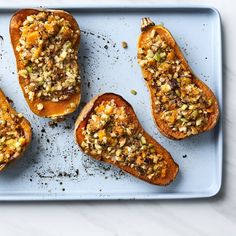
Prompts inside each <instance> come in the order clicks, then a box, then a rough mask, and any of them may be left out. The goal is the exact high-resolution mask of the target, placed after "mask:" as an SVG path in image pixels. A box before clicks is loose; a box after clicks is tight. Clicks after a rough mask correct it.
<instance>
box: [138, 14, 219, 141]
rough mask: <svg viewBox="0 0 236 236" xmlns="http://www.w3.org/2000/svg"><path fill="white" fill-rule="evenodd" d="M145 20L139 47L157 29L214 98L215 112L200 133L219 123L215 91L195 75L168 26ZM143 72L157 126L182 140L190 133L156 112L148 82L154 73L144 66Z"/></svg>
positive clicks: (194, 77) (202, 86)
mask: <svg viewBox="0 0 236 236" xmlns="http://www.w3.org/2000/svg"><path fill="white" fill-rule="evenodd" d="M145 19H148V18H145ZM149 21H150V19H148V20H146V21H145V22H149ZM145 22H144V20H143V21H142V23H143V25H142V33H141V35H140V37H139V40H138V48H142V45H143V44H144V43H145V41H146V40H147V38H148V35H149V34H150V32H151V31H152V30H155V31H156V32H157V33H158V34H159V35H160V36H161V37H163V38H164V39H165V41H166V42H167V43H168V44H169V45H170V46H171V47H172V48H174V51H175V53H176V56H177V58H178V59H179V60H180V61H182V63H183V65H184V67H185V68H186V69H187V70H189V71H191V74H192V75H193V82H194V83H195V84H196V85H197V87H198V88H200V89H201V90H202V91H203V93H204V95H205V96H206V98H207V99H211V100H212V109H213V112H212V113H211V115H210V116H209V119H208V122H207V124H206V125H204V126H203V128H202V129H201V130H200V132H199V133H201V132H204V131H209V130H211V129H212V128H214V127H215V125H216V124H217V121H218V119H219V115H220V111H219V105H218V102H217V99H216V97H215V95H214V93H213V92H212V91H211V89H210V88H209V87H208V86H207V85H206V84H205V83H204V82H203V81H201V80H200V79H199V78H197V76H196V75H194V73H193V72H192V70H191V68H190V66H189V65H188V63H187V61H186V59H185V58H184V56H183V54H182V52H181V50H180V48H179V46H178V45H177V43H176V41H175V39H174V38H173V36H172V35H171V33H170V32H169V31H168V30H167V29H166V28H164V27H163V26H162V25H153V24H149V25H144V23H145ZM150 22H152V21H150ZM152 23H153V22H152ZM142 73H143V76H144V78H145V81H146V85H147V87H148V89H149V92H150V97H151V104H152V105H151V107H152V115H153V118H154V121H155V123H156V125H157V127H158V128H159V130H160V132H161V133H162V134H163V135H165V136H166V137H168V138H171V139H176V140H180V139H184V138H187V137H189V136H190V135H187V134H186V133H183V132H179V131H173V130H172V129H171V128H170V127H169V126H168V124H167V123H165V122H164V121H163V120H162V119H161V116H160V113H157V112H155V102H154V98H155V94H154V91H153V89H152V88H151V86H150V84H149V82H148V81H149V80H151V78H152V74H151V73H150V72H149V71H148V70H145V69H144V68H143V67H142ZM191 135H193V134H191Z"/></svg>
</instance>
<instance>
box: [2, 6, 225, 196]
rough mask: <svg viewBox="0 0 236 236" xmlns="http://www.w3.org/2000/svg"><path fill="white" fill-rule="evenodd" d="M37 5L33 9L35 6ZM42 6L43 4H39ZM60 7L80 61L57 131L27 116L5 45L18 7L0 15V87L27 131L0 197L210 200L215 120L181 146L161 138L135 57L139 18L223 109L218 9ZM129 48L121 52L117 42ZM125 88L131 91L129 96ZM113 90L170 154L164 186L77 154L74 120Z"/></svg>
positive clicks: (218, 164) (218, 133) (217, 180)
mask: <svg viewBox="0 0 236 236" xmlns="http://www.w3.org/2000/svg"><path fill="white" fill-rule="evenodd" d="M34 7H39V5H34ZM44 7H47V6H44ZM50 7H51V8H58V9H65V10H67V11H69V12H70V13H71V14H72V15H73V16H74V17H75V18H76V20H77V21H78V23H79V25H80V28H81V46H80V52H79V62H80V64H81V70H82V102H81V105H80V107H79V108H78V110H77V112H76V113H74V114H72V115H71V116H69V117H68V119H67V120H66V121H65V122H62V123H60V124H58V126H57V127H54V128H52V127H50V126H49V125H48V121H49V120H47V119H43V118H39V117H37V116H35V115H33V114H32V112H31V111H30V110H29V108H28V106H27V105H26V103H25V100H24V98H23V95H22V92H21V90H20V88H19V85H18V81H17V74H16V66H15V59H14V56H13V51H12V48H11V45H10V37H9V32H8V27H9V21H10V18H11V16H12V14H13V13H14V12H15V11H16V10H17V9H13V8H11V7H7V6H5V7H4V8H2V9H1V10H0V23H1V27H0V35H1V36H2V37H3V40H2V39H0V86H1V88H2V89H3V90H4V92H5V93H6V95H7V96H9V97H10V98H11V99H12V100H13V101H14V107H15V108H16V109H17V110H18V111H19V112H22V113H23V114H24V115H25V116H26V117H27V118H28V120H29V121H30V122H31V124H32V126H33V140H32V143H31V145H30V147H29V149H28V150H27V151H26V153H25V155H24V157H22V158H21V159H20V160H18V161H16V162H14V163H12V164H11V165H10V166H9V168H8V169H7V170H6V171H4V172H2V173H0V200H82V199H83V200H85V199H86V200H87V199H173V198H199V197H210V196H213V195H215V194H216V193H217V192H218V191H219V189H220V186H221V178H222V158H223V157H222V122H221V120H220V122H219V123H218V125H217V127H216V128H215V129H214V130H212V131H210V132H207V133H203V134H200V135H198V136H195V137H191V138H188V139H187V140H183V141H172V140H169V139H167V138H165V137H164V136H162V135H161V134H160V132H159V131H158V130H157V128H156V126H155V124H154V122H153V120H152V116H151V110H150V100H149V93H148V90H147V88H146V86H145V82H144V80H143V78H142V75H141V70H140V68H139V65H138V64H137V60H136V51H137V48H136V45H137V39H138V36H139V34H140V20H141V18H142V17H147V16H148V17H150V18H151V19H152V20H154V22H156V23H163V24H164V25H165V26H166V27H167V28H168V29H169V30H170V31H171V32H172V34H173V36H174V37H175V39H176V41H177V42H178V44H179V45H180V48H181V49H182V51H183V53H184V55H185V57H186V58H187V60H188V62H189V64H190V66H191V67H192V69H193V71H194V72H195V73H196V74H197V75H198V76H199V77H200V78H201V79H202V80H203V81H204V82H205V83H206V84H208V85H209V87H210V88H211V89H212V90H213V91H214V92H215V94H216V96H217V98H218V101H219V104H220V107H221V110H222V55H221V23H220V16H219V13H218V11H217V10H215V9H214V8H210V7H206V6H181V7H179V6H165V5H153V4H151V5H146V6H144V5H140V6H137V5H136V6H134V5H128V6H127V5H126V6H123V7H122V6H108V5H100V6H99V7H98V6H95V5H90V6H86V5H76V4H75V5H73V6H71V5H70V7H68V6H65V5H63V6H57V7H55V6H50ZM122 41H126V42H127V43H128V48H127V49H123V48H122V46H121V42H122ZM131 89H135V90H136V91H137V95H136V96H134V95H133V94H131V93H130V90H131ZM103 92H115V93H118V94H120V95H122V96H123V97H124V98H125V99H127V100H128V101H129V102H130V103H131V104H132V106H133V107H134V110H135V111H136V113H137V115H138V118H139V119H140V121H141V124H142V125H143V127H144V128H145V129H146V130H147V131H148V132H149V133H150V134H151V135H152V136H153V137H154V138H155V139H156V140H157V141H158V142H159V143H160V144H161V145H163V146H164V147H165V148H166V149H167V150H168V151H169V152H170V153H171V154H172V156H173V158H174V159H175V161H176V162H177V163H178V164H179V167H180V172H179V174H178V176H177V178H176V180H175V181H174V182H173V183H172V184H170V185H169V186H166V187H160V186H154V185H151V184H148V183H145V182H143V181H141V180H138V179H136V178H133V177H132V176H130V175H128V174H126V173H124V172H123V171H120V170H118V169H116V168H113V167H111V166H110V165H107V164H103V163H100V162H98V161H95V160H92V159H90V158H89V157H87V156H86V155H84V154H83V153H81V152H80V151H79V150H78V147H77V145H76V144H75V142H74V138H73V128H74V122H75V119H76V117H77V115H78V114H79V112H80V111H81V109H82V107H83V106H84V104H85V103H86V102H88V101H89V100H90V99H91V98H92V97H93V96H94V95H96V94H98V93H103Z"/></svg>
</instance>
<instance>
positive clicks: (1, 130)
mask: <svg viewBox="0 0 236 236" xmlns="http://www.w3.org/2000/svg"><path fill="white" fill-rule="evenodd" d="M22 117H23V116H22V114H20V113H19V114H10V112H9V109H8V107H7V106H6V105H4V104H3V105H2V106H1V108H0V165H1V164H4V163H8V162H9V161H10V160H11V159H12V158H14V157H16V156H18V155H19V153H20V152H21V151H22V149H23V148H24V146H25V144H26V137H25V135H24V131H23V129H22V127H21V126H20V125H19V124H20V122H21V119H22Z"/></svg>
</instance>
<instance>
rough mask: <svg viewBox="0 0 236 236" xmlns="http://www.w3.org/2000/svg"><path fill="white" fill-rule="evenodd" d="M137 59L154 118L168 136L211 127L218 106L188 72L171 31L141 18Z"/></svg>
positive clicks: (189, 133) (195, 77)
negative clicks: (147, 90)
mask: <svg viewBox="0 0 236 236" xmlns="http://www.w3.org/2000/svg"><path fill="white" fill-rule="evenodd" d="M141 30H142V33H141V35H140V37H139V40H138V63H139V65H140V66H141V69H142V73H143V76H144V79H145V81H146V84H147V86H148V88H149V91H150V95H151V103H152V105H151V107H152V113H153V117H154V120H155V122H156V125H157V127H158V128H159V130H160V132H161V133H162V134H164V135H165V136H167V137H168V138H171V139H184V138H187V137H189V136H191V135H196V134H199V133H201V132H204V131H208V130H210V129H212V128H214V127H215V125H216V123H217V121H218V118H219V106H218V102H217V99H216V97H215V95H214V93H213V92H212V91H211V89H210V88H209V87H208V86H207V85H206V84H205V83H204V82H203V81H201V80H200V79H198V78H197V76H196V75H194V73H193V72H192V70H191V68H190V66H189V65H188V63H187V61H186V59H185V58H184V56H183V53H182V52H181V50H180V48H179V47H178V45H177V43H176V41H175V39H174V38H173V36H172V35H171V33H170V32H169V31H168V30H167V29H166V28H165V27H163V26H162V25H155V24H154V23H153V22H152V21H151V20H150V19H149V18H143V19H142V26H141Z"/></svg>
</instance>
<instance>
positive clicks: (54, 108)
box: [9, 9, 81, 118]
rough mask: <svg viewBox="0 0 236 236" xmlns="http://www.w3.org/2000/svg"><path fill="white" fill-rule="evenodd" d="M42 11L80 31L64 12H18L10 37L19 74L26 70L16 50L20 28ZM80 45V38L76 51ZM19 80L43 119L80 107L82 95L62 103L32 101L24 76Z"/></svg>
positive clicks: (76, 95)
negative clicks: (62, 19) (53, 15)
mask: <svg viewBox="0 0 236 236" xmlns="http://www.w3.org/2000/svg"><path fill="white" fill-rule="evenodd" d="M40 11H49V12H53V13H54V14H55V15H58V16H59V17H62V18H64V19H66V20H68V21H69V22H70V24H71V26H72V28H73V29H74V30H80V29H79V26H78V24H77V22H76V20H75V19H74V17H73V16H72V15H70V14H69V13H67V12H65V11H62V10H37V9H23V10H20V11H18V12H16V13H15V14H14V15H13V16H12V18H11V21H10V29H9V30H10V37H11V43H12V46H13V50H14V54H15V58H16V64H17V71H18V72H19V71H20V70H21V69H24V65H23V63H21V62H20V60H19V53H18V52H17V50H16V46H17V44H18V42H19V39H20V36H21V35H20V31H19V29H20V27H21V25H22V23H23V22H24V21H25V19H26V18H27V16H29V15H33V14H37V13H39V12H40ZM79 44H80V38H78V40H77V41H76V43H75V44H74V49H75V50H77V51H78V49H79ZM18 80H19V83H20V86H21V89H22V91H23V93H24V97H25V99H26V101H27V103H28V105H29V107H30V109H31V110H32V112H34V113H35V114H36V115H38V116H41V117H49V118H56V117H60V116H64V115H67V114H70V113H72V112H74V111H75V109H76V108H77V107H78V105H79V103H80V99H81V93H80V92H79V93H75V94H72V95H71V96H70V97H69V98H68V99H66V100H63V101H60V102H51V101H47V100H42V99H39V98H37V99H35V100H34V101H30V100H29V98H28V96H27V94H26V93H25V91H24V86H25V83H24V82H25V79H24V78H23V77H22V76H18ZM39 103H41V104H43V107H44V109H42V110H38V109H37V104H39ZM71 103H74V104H75V106H73V107H71V106H70V104H71Z"/></svg>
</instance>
